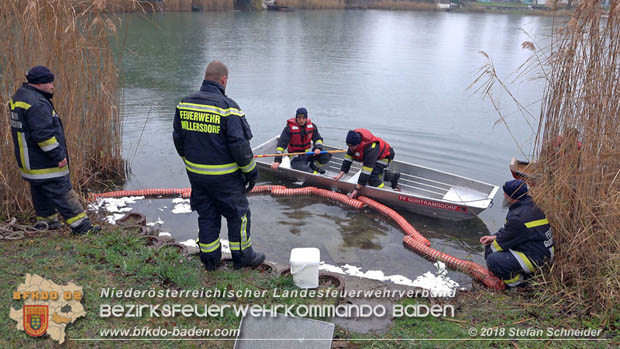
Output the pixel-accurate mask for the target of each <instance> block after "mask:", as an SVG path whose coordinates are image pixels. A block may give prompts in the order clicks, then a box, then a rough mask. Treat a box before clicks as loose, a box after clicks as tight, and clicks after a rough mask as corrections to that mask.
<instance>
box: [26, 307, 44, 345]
mask: <svg viewBox="0 0 620 349" xmlns="http://www.w3.org/2000/svg"><path fill="white" fill-rule="evenodd" d="M48 322H49V308H48V306H47V305H24V330H25V331H26V333H28V334H29V335H31V336H33V337H39V336H42V335H44V334H45V332H46V331H47V324H48Z"/></svg>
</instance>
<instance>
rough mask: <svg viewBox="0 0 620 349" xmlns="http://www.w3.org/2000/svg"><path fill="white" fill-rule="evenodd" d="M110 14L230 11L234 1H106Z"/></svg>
mask: <svg viewBox="0 0 620 349" xmlns="http://www.w3.org/2000/svg"><path fill="white" fill-rule="evenodd" d="M106 2H107V4H106V6H107V8H108V10H110V11H112V12H142V11H146V12H190V11H194V10H197V11H225V10H232V9H233V7H234V0H165V1H145V0H140V1H137V0H106Z"/></svg>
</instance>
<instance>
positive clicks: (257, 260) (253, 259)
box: [232, 246, 265, 270]
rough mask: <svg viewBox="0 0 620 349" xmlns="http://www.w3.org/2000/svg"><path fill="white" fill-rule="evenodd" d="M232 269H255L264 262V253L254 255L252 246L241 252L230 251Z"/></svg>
mask: <svg viewBox="0 0 620 349" xmlns="http://www.w3.org/2000/svg"><path fill="white" fill-rule="evenodd" d="M232 260H233V268H234V269H235V270H239V269H241V268H246V267H257V266H259V265H260V264H261V263H262V262H263V261H265V254H264V253H260V252H259V253H256V252H254V249H253V248H252V246H250V247H248V248H246V249H245V250H243V251H232Z"/></svg>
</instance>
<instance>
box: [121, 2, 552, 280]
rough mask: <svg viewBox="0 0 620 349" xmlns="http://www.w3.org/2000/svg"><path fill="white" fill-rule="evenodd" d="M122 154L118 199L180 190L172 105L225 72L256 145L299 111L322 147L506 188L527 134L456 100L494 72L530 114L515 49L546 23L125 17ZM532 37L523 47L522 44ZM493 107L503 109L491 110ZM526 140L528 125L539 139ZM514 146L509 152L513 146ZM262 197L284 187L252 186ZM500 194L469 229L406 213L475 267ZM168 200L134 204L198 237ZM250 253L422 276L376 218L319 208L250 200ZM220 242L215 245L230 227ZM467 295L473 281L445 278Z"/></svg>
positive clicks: (531, 94)
mask: <svg viewBox="0 0 620 349" xmlns="http://www.w3.org/2000/svg"><path fill="white" fill-rule="evenodd" d="M124 23H125V24H126V25H127V34H126V36H127V40H126V44H125V48H126V50H125V51H124V53H123V65H122V72H123V76H124V79H125V80H124V89H123V111H122V113H123V116H124V125H123V153H124V156H125V158H126V159H128V160H129V162H130V164H131V171H132V173H131V175H130V177H129V179H128V181H127V183H126V186H125V188H126V189H141V188H166V187H188V186H189V182H188V180H187V176H186V173H185V169H184V166H183V163H182V161H181V159H180V158H179V157H178V156H177V154H176V151H175V150H174V146H173V143H172V136H171V133H172V119H173V116H174V109H175V106H176V104H177V103H178V102H179V100H180V99H181V98H183V97H184V96H186V95H188V94H190V93H192V92H194V91H195V90H197V89H198V88H199V87H200V84H201V81H202V77H203V75H204V69H205V67H206V65H207V63H208V62H209V61H211V60H214V59H218V60H221V61H223V62H224V63H226V64H227V65H228V67H229V71H230V73H229V81H228V88H227V91H226V92H227V95H228V96H230V97H231V98H233V99H235V100H236V101H237V102H238V103H239V105H240V106H241V108H242V109H243V110H244V111H245V113H246V115H247V119H248V122H249V123H250V125H251V127H252V131H253V133H254V139H253V140H252V144H253V145H254V146H256V145H258V144H260V143H262V142H264V141H266V140H268V139H270V138H271V137H274V136H276V135H279V133H280V132H281V131H282V128H283V127H284V125H285V122H286V119H288V118H290V117H292V116H293V114H294V112H295V110H296V108H297V107H300V106H305V107H306V108H307V109H308V111H309V116H310V118H311V119H312V120H313V122H314V123H315V124H317V125H318V127H319V130H320V132H321V134H322V136H323V137H324V138H325V142H326V143H328V144H331V145H335V146H341V147H342V146H344V137H345V135H346V132H347V130H349V129H352V128H359V127H363V128H367V129H369V130H371V131H372V132H373V133H374V134H375V135H378V136H380V137H382V138H383V139H385V140H386V141H387V142H389V143H390V144H391V145H392V146H393V147H394V149H395V151H396V154H397V159H398V160H401V161H406V162H410V163H416V164H420V165H423V166H428V167H431V168H436V169H439V170H443V171H448V172H452V173H455V174H458V175H462V176H466V177H470V178H475V179H478V180H481V181H485V182H488V183H493V184H496V185H501V184H502V183H503V182H504V181H506V180H508V179H510V177H511V176H510V171H509V169H508V163H509V161H510V159H511V157H513V156H517V157H520V158H523V155H521V154H522V153H521V150H522V151H523V152H524V153H525V154H529V153H530V152H531V143H532V142H533V132H532V129H531V127H530V126H529V125H528V123H527V122H525V121H524V119H523V118H522V117H521V115H519V113H518V112H516V107H515V106H514V104H512V103H511V102H510V101H509V100H508V98H506V97H505V96H504V97H501V98H499V100H500V107H501V108H502V111H503V112H504V114H505V115H507V119H506V121H507V123H508V126H509V128H510V132H509V131H508V129H507V128H506V126H505V125H504V124H503V123H499V124H497V125H496V121H497V120H498V115H497V113H496V111H495V110H494V109H493V107H492V105H491V104H490V103H489V102H488V101H486V100H482V98H481V97H480V96H479V95H473V91H472V90H467V87H468V86H469V85H470V84H471V83H472V82H473V81H474V79H475V77H476V76H477V70H478V69H479V68H480V67H481V66H482V65H483V64H484V63H485V62H486V61H485V58H484V56H483V55H482V54H480V53H479V51H485V52H486V53H488V54H489V56H490V57H491V58H492V60H493V63H494V65H495V68H496V70H497V72H498V74H499V75H500V76H501V77H502V78H504V81H505V82H506V83H507V85H508V86H509V87H510V89H511V91H512V92H513V93H514V95H515V96H516V97H517V98H518V99H519V100H520V101H521V102H522V104H524V105H527V106H528V110H530V112H531V113H532V114H534V115H537V114H538V110H539V108H540V104H539V99H540V98H541V95H542V90H543V84H542V83H541V82H540V81H533V80H525V79H517V80H516V81H514V77H515V75H514V74H513V75H512V76H509V75H510V74H511V73H513V72H515V71H516V70H517V69H518V67H519V66H520V65H521V64H522V63H523V62H524V61H525V60H526V59H527V58H528V57H529V55H530V54H531V52H530V51H527V50H524V49H522V48H521V43H522V42H523V41H526V40H531V38H530V36H532V37H533V38H534V39H536V40H540V41H544V40H545V38H544V35H545V34H546V33H548V31H549V28H550V26H551V19H549V18H544V17H531V16H523V15H504V14H462V13H435V12H417V11H416V12H406V11H379V10H323V11H294V12H282V13H280V12H270V11H263V12H256V13H254V12H237V11H235V12H224V13H170V14H161V15H156V16H155V17H151V18H149V19H148V20H147V19H144V18H140V17H138V16H132V15H130V16H126V17H124ZM524 30H525V31H527V33H529V35H530V36H528V34H526V33H525V32H524ZM498 97H499V95H498ZM534 127H535V124H534ZM510 133H512V136H514V137H515V138H516V139H517V140H518V142H519V144H516V143H515V142H514V141H513V138H512V136H511V134H510ZM259 182H260V183H259V184H272V183H283V184H285V185H291V183H286V182H281V181H280V180H278V179H277V178H275V177H272V176H269V175H261V176H260V177H259ZM501 199H502V197H501V190H500V193H499V194H498V196H497V197H496V198H495V201H496V205H495V206H494V207H492V208H490V209H488V210H486V211H485V212H483V213H482V214H481V215H480V216H479V218H476V219H473V220H469V221H463V222H450V221H442V220H438V219H432V218H427V217H423V216H418V215H413V214H405V217H406V218H407V219H408V220H409V222H410V223H411V224H412V225H413V226H414V227H415V228H416V229H418V230H419V231H420V232H421V233H422V234H423V235H425V236H426V237H427V238H429V239H430V240H431V242H432V246H433V247H434V248H436V249H438V250H441V251H443V252H446V253H449V254H452V255H453V256H456V257H459V258H465V259H471V260H473V261H475V262H477V263H480V264H482V265H484V259H483V249H482V247H481V246H480V244H479V243H478V239H479V237H480V236H481V235H482V233H485V234H486V233H488V232H489V231H495V230H497V229H498V228H499V227H501V225H502V224H503V222H504V218H505V214H506V210H505V209H502V208H501V205H500V203H501ZM173 206H174V204H173V203H172V202H171V199H158V200H154V199H153V200H151V199H146V200H141V201H138V202H137V203H136V204H134V205H133V207H134V210H135V211H138V212H143V213H145V214H146V215H147V217H148V219H149V221H156V220H157V218H158V217H159V218H161V219H162V220H163V221H164V223H163V224H162V230H163V231H168V232H170V233H171V234H172V235H173V236H174V237H175V238H176V239H177V240H181V241H183V240H187V239H189V238H195V237H196V231H197V222H196V217H197V215H196V214H195V213H187V214H178V215H176V214H172V213H171V208H172V207H173ZM250 207H251V210H252V219H253V221H252V241H253V243H254V246H255V248H256V250H259V251H264V252H265V253H266V254H267V257H268V259H271V260H274V261H277V262H282V263H286V262H287V261H288V257H289V253H290V250H291V249H292V248H295V247H310V246H314V247H319V248H320V249H321V257H322V259H323V260H325V261H326V262H327V263H331V264H339V265H342V264H345V263H349V264H353V265H357V266H360V267H361V268H363V269H365V270H370V269H381V270H383V271H384V272H385V273H386V274H402V275H405V276H407V277H409V278H411V279H415V278H416V276H418V275H420V274H422V273H424V272H425V271H428V270H435V268H434V267H433V265H432V263H430V262H428V261H426V260H424V259H423V258H422V257H420V256H418V255H416V254H415V253H413V252H411V251H409V250H406V249H405V248H403V245H402V233H401V232H400V230H399V229H398V227H397V226H396V225H394V224H392V223H391V222H388V221H386V220H384V219H383V218H382V217H381V216H380V215H378V214H376V213H374V212H372V211H370V210H364V211H362V212H357V211H355V210H352V209H347V208H345V207H342V206H340V205H337V204H335V203H330V202H326V201H322V200H319V199H317V198H303V199H299V198H272V197H270V196H252V197H250ZM222 237H226V232H225V224H224V225H223V232H222ZM450 277H452V278H454V279H455V280H457V281H458V282H460V283H461V284H464V285H467V284H468V280H469V278H468V277H467V276H465V275H463V274H460V273H456V272H451V273H450Z"/></svg>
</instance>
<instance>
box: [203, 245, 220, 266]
mask: <svg viewBox="0 0 620 349" xmlns="http://www.w3.org/2000/svg"><path fill="white" fill-rule="evenodd" d="M200 261H201V262H202V264H204V266H205V270H206V271H216V270H217V268H219V267H220V265H222V249H221V248H218V249H217V251H213V252H209V254H206V253H202V252H200Z"/></svg>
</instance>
